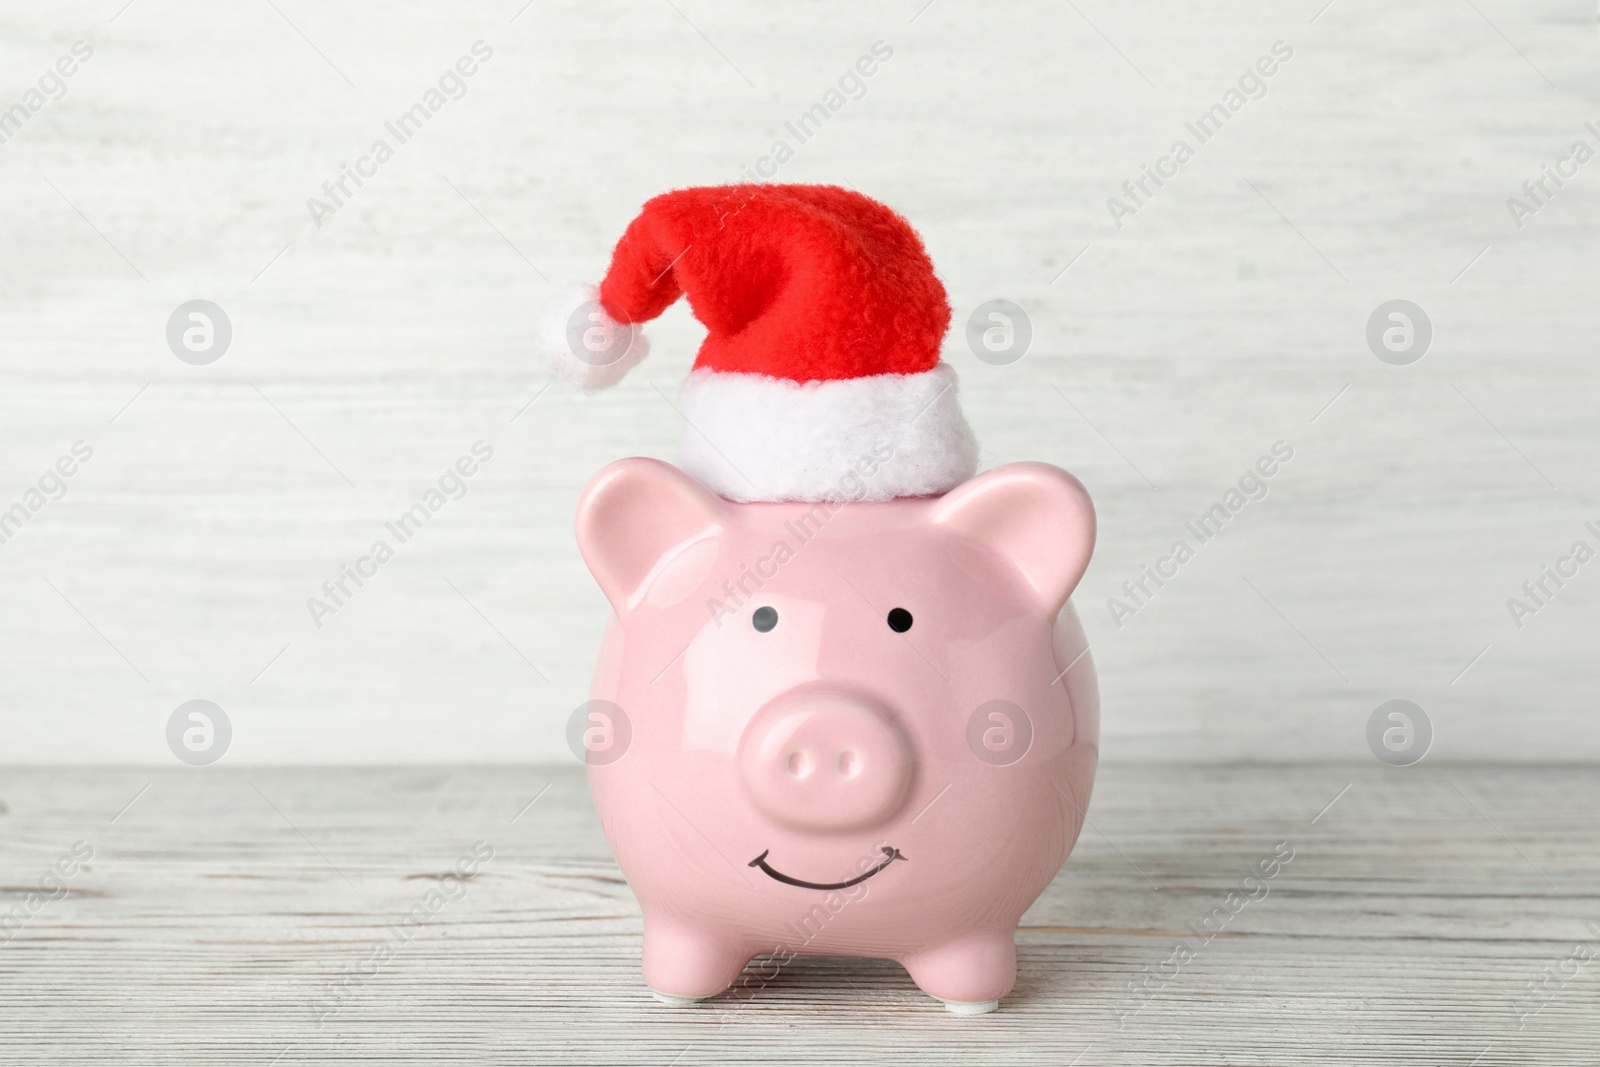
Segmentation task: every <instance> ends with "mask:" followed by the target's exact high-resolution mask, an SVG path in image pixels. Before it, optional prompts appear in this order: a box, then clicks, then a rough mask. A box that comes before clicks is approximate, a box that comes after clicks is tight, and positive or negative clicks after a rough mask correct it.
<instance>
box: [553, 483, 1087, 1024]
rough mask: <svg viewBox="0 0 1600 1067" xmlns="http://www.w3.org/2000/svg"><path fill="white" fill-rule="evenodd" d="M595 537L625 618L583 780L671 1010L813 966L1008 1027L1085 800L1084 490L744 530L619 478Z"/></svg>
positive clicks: (601, 501)
mask: <svg viewBox="0 0 1600 1067" xmlns="http://www.w3.org/2000/svg"><path fill="white" fill-rule="evenodd" d="M577 536H578V543H579V547H580V549H581V551H582V553H583V557H584V559H585V561H586V562H587V563H588V565H589V568H590V570H591V571H592V572H593V573H594V576H595V578H596V579H597V580H598V582H599V584H600V586H601V588H602V589H603V590H604V592H605V595H606V597H607V599H608V600H609V601H610V603H611V606H612V608H613V609H614V610H615V615H614V618H613V619H612V620H611V622H610V625H609V628H608V630H607V632H606V635H605V638H604V642H603V645H602V648H601V652H600V657H599V663H598V667H597V669H596V671H595V677H594V685H593V694H592V696H593V699H592V700H591V701H590V703H589V704H588V705H586V710H587V715H588V717H589V721H590V722H591V723H592V724H594V725H595V728H594V729H593V730H591V733H592V734H593V736H595V737H596V738H601V739H602V740H601V741H600V742H599V747H597V748H592V749H591V750H590V752H589V756H588V763H589V768H588V773H589V781H590V785H591V787H592V790H593V794H594V802H595V808H596V810H597V812H598V813H599V816H600V821H601V825H602V827H603V828H604V831H605V835H606V838H607V840H608V841H609V843H610V845H611V848H612V849H613V851H614V853H615V855H616V859H617V862H618V864H619V865H620V866H621V869H622V872H623V874H624V875H625V876H626V877H627V880H628V883H629V885H630V886H631V887H632V888H633V891H634V892H635V894H636V895H637V897H638V900H639V906H640V908H641V910H642V912H643V917H644V979H645V982H646V984H647V985H648V986H649V987H650V988H651V989H652V990H653V991H654V992H655V993H656V995H657V996H658V998H660V999H662V1000H666V1001H668V1002H671V1003H680V1004H682V1003H692V1002H694V1001H696V1000H699V999H701V998H706V997H711V996H714V995H716V994H717V993H719V992H722V991H724V990H726V989H727V988H728V987H729V986H730V985H731V984H732V983H734V982H735V981H736V980H737V979H738V978H739V977H740V974H741V972H742V970H743V969H744V968H745V966H746V964H747V963H749V962H750V961H751V960H752V959H753V958H754V957H756V956H768V957H772V958H774V959H775V960H776V961H777V964H778V965H780V966H781V965H782V963H784V962H786V961H787V960H789V959H792V958H793V957H795V956H798V955H807V954H814V955H830V956H865V957H880V958H888V959H893V960H897V961H898V962H899V963H900V964H902V965H903V966H904V967H905V968H906V970H907V971H908V972H909V973H910V976H911V978H912V980H913V981H914V982H915V983H916V984H917V985H918V986H919V987H920V988H921V989H922V990H923V991H924V992H926V993H928V994H929V995H931V996H933V997H936V998H938V999H939V1000H941V1001H943V1002H944V1004H945V1006H946V1007H948V1008H949V1009H950V1010H952V1011H956V1012H961V1013H970V1014H977V1013H981V1012H986V1011H992V1010H993V1009H995V1008H996V1007H997V1006H998V1004H999V1001H1000V998H1002V997H1004V996H1005V995H1006V994H1007V993H1008V992H1010V990H1011V988H1012V985H1013V983H1014V982H1015V980H1016V948H1015V942H1014V938H1015V932H1016V927H1017V923H1018V921H1019V919H1020V918H1021V916H1022V914H1023V912H1024V911H1025V910H1026V909H1027V908H1028V907H1029V905H1030V904H1032V903H1033V901H1034V900H1035V899H1036V898H1037V897H1038V896H1039V894H1040V893H1041V892H1042V891H1043V890H1044V888H1045V886H1046V885H1047V884H1048V883H1049V882H1050V880H1051V878H1053V877H1054V876H1055V874H1056V872H1057V871H1058V870H1059V869H1060V867H1061V864H1062V862H1063V861H1064V860H1065V859H1066V856H1067V853H1068V852H1069V851H1070V850H1071V848H1072V846H1073V843H1074V842H1075V841H1076V839H1077V836H1078V832H1079V830H1080V828H1081V827H1082V824H1083V821H1084V812H1085V809H1086V807H1087V805H1088V802H1089V791H1090V787H1091V785H1092V783H1093V780H1094V770H1095V759H1096V753H1097V751H1098V732H1099V698H1098V693H1097V689H1096V684H1095V675H1094V668H1093V664H1092V661H1091V659H1090V657H1089V655H1088V646H1087V643H1086V640H1085V637H1084V633H1083V629H1082V627H1081V626H1080V625H1079V622H1078V617H1077V615H1076V613H1075V612H1074V610H1073V608H1072V606H1071V604H1070V603H1069V601H1068V597H1069V596H1070V594H1071V593H1072V590H1073V588H1074V586H1076V585H1077V583H1078V580H1079V578H1080V577H1081V576H1082V574H1083V571H1084V568H1085V567H1087V566H1088V562H1089V556H1090V552H1091V551H1092V549H1093V545H1094V537H1095V520H1094V509H1093V506H1092V505H1091V503H1090V501H1089V497H1088V494H1087V493H1086V492H1085V490H1084V488H1083V486H1082V485H1081V484H1079V482H1078V481H1077V480H1076V479H1075V478H1073V477H1072V475H1070V474H1068V473H1066V472H1065V471H1062V470H1059V469H1057V468H1055V467H1051V466H1048V465H1046V464H1042V463H1016V464H1011V465H1008V466H1003V467H1000V468H998V469H995V470H992V471H989V472H987V473H984V474H981V475H979V476H977V477H973V478H971V479H970V480H967V481H965V482H963V483H961V484H959V485H958V486H956V487H955V488H954V489H952V490H950V491H949V492H946V493H944V494H943V495H937V496H921V497H904V498H898V499H892V500H886V501H876V502H864V501H854V502H852V501H850V500H845V499H841V500H837V501H829V502H823V503H734V502H731V501H729V500H727V499H724V498H723V497H721V496H719V495H717V494H715V493H713V492H712V491H710V490H709V489H707V488H706V487H705V486H704V485H703V484H701V483H700V482H698V481H696V480H695V479H692V478H690V477H689V476H688V475H686V474H684V473H682V472H681V471H679V470H678V469H677V468H675V467H673V466H670V465H668V464H665V463H662V462H659V461H656V460H650V459H625V460H621V461H619V462H616V463H613V464H611V465H610V466H608V467H606V468H605V469H604V470H603V471H601V472H600V474H599V475H597V476H596V477H595V478H594V480H593V481H592V482H591V483H590V484H589V486H588V488H587V489H586V490H585V491H584V493H583V496H582V500H581V503H580V505H579V509H578V516H577Z"/></svg>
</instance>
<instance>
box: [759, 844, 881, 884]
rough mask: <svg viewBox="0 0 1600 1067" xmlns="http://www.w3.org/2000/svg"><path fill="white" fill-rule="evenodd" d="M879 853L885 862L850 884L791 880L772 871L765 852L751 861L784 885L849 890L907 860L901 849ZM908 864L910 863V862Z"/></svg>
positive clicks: (780, 873) (781, 873) (779, 872)
mask: <svg viewBox="0 0 1600 1067" xmlns="http://www.w3.org/2000/svg"><path fill="white" fill-rule="evenodd" d="M771 851H772V850H771V849H770V848H769V849H767V852H771ZM878 851H880V852H882V853H883V862H882V863H880V864H878V865H877V866H876V867H874V868H872V870H870V871H868V872H867V873H866V874H858V875H856V876H855V877H854V878H852V879H850V880H849V881H848V882H804V881H801V880H800V879H799V878H791V877H789V876H788V875H787V874H784V873H783V872H782V871H776V870H773V869H772V867H771V866H770V865H769V864H768V863H767V852H763V853H762V854H761V855H759V856H757V857H756V858H755V859H753V860H751V861H750V866H752V867H760V868H761V869H762V870H763V871H765V872H766V873H767V877H769V878H773V879H776V880H777V881H780V882H782V883H783V884H784V885H797V886H799V887H800V888H801V889H849V888H850V887H851V886H853V885H860V884H861V883H862V882H865V881H866V880H867V879H868V878H871V877H872V876H873V875H875V874H877V873H878V872H879V871H881V870H883V869H884V868H885V867H887V866H889V864H891V863H893V862H894V861H895V860H903V859H905V857H904V856H902V855H900V850H899V849H897V848H891V847H890V846H888V845H883V846H880V848H879V849H878ZM907 862H910V861H909V860H908V861H907Z"/></svg>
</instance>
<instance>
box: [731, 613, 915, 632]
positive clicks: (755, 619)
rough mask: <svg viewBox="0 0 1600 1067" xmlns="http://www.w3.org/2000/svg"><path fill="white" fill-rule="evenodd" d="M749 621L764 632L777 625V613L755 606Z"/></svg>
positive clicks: (908, 623)
mask: <svg viewBox="0 0 1600 1067" xmlns="http://www.w3.org/2000/svg"><path fill="white" fill-rule="evenodd" d="M906 618H907V619H908V620H909V619H910V618H911V616H909V615H907V616H906ZM750 622H751V624H752V625H754V626H755V628H756V629H757V630H759V631H760V632H761V633H766V632H767V631H768V630H770V629H772V628H773V627H774V626H776V625H778V613H777V612H776V611H775V610H773V609H772V608H757V609H756V613H755V614H754V615H752V616H750ZM906 625H907V626H909V625H911V624H910V622H909V621H908V622H907V623H906Z"/></svg>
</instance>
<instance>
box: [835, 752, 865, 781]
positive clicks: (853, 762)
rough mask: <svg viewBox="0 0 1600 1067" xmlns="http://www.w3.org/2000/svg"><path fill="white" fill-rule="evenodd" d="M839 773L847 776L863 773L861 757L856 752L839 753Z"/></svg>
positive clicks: (851, 776)
mask: <svg viewBox="0 0 1600 1067" xmlns="http://www.w3.org/2000/svg"><path fill="white" fill-rule="evenodd" d="M839 773H840V774H842V775H844V776H845V777H846V778H854V777H855V776H856V775H858V774H860V773H861V757H859V756H857V755H856V754H855V753H854V752H841V753H839Z"/></svg>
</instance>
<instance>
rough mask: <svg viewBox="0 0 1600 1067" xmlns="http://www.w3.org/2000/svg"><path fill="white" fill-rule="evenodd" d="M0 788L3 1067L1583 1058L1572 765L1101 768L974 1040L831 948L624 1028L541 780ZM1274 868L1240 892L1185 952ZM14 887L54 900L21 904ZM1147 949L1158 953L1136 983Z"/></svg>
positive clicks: (626, 929)
mask: <svg viewBox="0 0 1600 1067" xmlns="http://www.w3.org/2000/svg"><path fill="white" fill-rule="evenodd" d="M0 799H3V801H4V804H5V813H4V814H3V815H0V913H4V912H5V911H6V909H10V912H11V914H13V915H14V914H16V909H17V908H18V907H19V906H20V907H21V908H23V910H24V912H26V913H27V917H26V920H25V921H23V922H21V923H20V924H19V923H16V922H13V923H12V928H11V929H10V930H9V940H6V941H4V943H0V1063H5V1064H56V1063H61V1064H67V1063H71V1064H84V1063H119V1064H125V1063H162V1064H179V1063H182V1064H187V1063H196V1064H202V1063H203V1064H273V1063H277V1064H283V1065H288V1064H300V1063H333V1062H337V1063H343V1062H370V1063H403V1064H410V1063H418V1064H422V1063H428V1064H436V1063H443V1062H463V1063H506V1064H513V1063H515V1064H546V1063H552V1064H553V1063H560V1064H568V1063H571V1064H594V1063H618V1064H656V1065H668V1064H681V1065H687V1064H697V1063H719V1064H721V1063H726V1064H734V1063H756V1062H759V1063H802V1062H804V1063H865V1062H873V1063H904V1064H926V1063H945V1062H948V1063H963V1064H967V1063H1038V1064H1055V1065H1065V1064H1068V1063H1076V1064H1079V1065H1084V1067H1088V1065H1093V1064H1102V1063H1104V1064H1261V1065H1278V1064H1319V1065H1326V1064H1342V1063H1350V1064H1375V1063H1384V1064H1390V1063H1392V1064H1418V1065H1423V1064H1426V1065H1433V1067H1437V1065H1444V1064H1451V1065H1460V1067H1468V1065H1476V1067H1491V1065H1502V1064H1538V1065H1541V1067H1552V1065H1566V1064H1572V1065H1577V1064H1594V1063H1595V1062H1596V1058H1597V1049H1600V961H1589V960H1586V959H1584V958H1583V957H1584V953H1589V954H1594V952H1595V950H1596V948H1597V947H1600V828H1597V826H1596V821H1595V817H1594V813H1595V811H1596V810H1597V808H1600V772H1597V771H1596V769H1595V768H1593V767H1580V766H1556V767H1544V768H1539V769H1512V768H1488V767H1454V768H1446V767H1430V766H1428V765H1427V764H1423V765H1419V766H1417V767H1413V768H1408V769H1405V770H1397V769H1391V768H1385V767H1378V766H1375V765H1372V764H1365V765H1360V766H1342V765H1327V766H1222V767H1210V768H1199V767H1184V766H1163V765H1153V766H1138V765H1112V766H1107V767H1105V768H1103V770H1102V775H1101V778H1100V782H1099V784H1098V785H1097V792H1096V795H1095V798H1094V803H1093V807H1092V809H1091V812H1090V819H1091V824H1092V825H1091V827H1090V828H1089V829H1086V830H1085V832H1084V836H1083V839H1082V841H1081V842H1080V844H1079V846H1078V848H1077V850H1076V852H1075V853H1074V855H1073V856H1072V857H1071V858H1070V859H1069V860H1068V862H1067V866H1066V868H1065V869H1064V870H1063V872H1062V873H1061V875H1060V876H1059V877H1057V879H1056V880H1055V882H1054V883H1053V884H1052V885H1051V887H1050V888H1049V890H1048V891H1047V892H1046V894H1045V895H1044V897H1043V898H1041V900H1040V901H1039V902H1038V903H1037V904H1036V905H1035V906H1034V907H1033V909H1032V910H1031V911H1030V912H1029V913H1028V915H1027V916H1026V917H1025V919H1024V926H1023V929H1022V931H1021V933H1020V935H1019V938H1018V943H1019V948H1020V953H1019V955H1020V964H1019V968H1020V974H1019V980H1018V985H1017V990H1016V992H1015V993H1014V994H1013V995H1012V996H1011V997H1010V998H1008V999H1007V1000H1006V1001H1005V1002H1004V1004H1003V1006H1002V1008H1001V1010H1000V1011H999V1012H998V1013H996V1014H994V1015H991V1016H986V1017H981V1018H958V1017H954V1016H951V1015H949V1014H947V1013H945V1012H944V1011H942V1010H941V1009H940V1007H939V1006H938V1004H937V1003H936V1002H934V1001H932V1000H930V999H929V998H927V997H925V996H923V995H922V994H920V993H919V992H918V991H917V990H916V989H915V988H914V987H913V986H912V984H911V982H910V980H909V979H908V978H907V976H906V974H905V973H904V971H902V970H901V969H900V968H899V967H898V966H896V965H894V964H892V963H887V962H880V961H862V960H837V959H802V960H800V961H797V962H794V963H792V964H790V965H789V966H787V967H785V968H783V969H782V970H781V971H780V973H779V974H778V975H777V977H776V978H773V979H771V980H762V979H760V978H759V977H751V978H750V985H749V986H748V987H747V988H745V989H742V990H741V991H740V992H739V993H738V994H736V995H730V996H725V997H723V998H719V999H717V1000H714V1001H711V1002H708V1003H707V1004H705V1005H702V1006H700V1007H697V1008H691V1009H670V1008H666V1007H663V1006H661V1005H658V1004H656V1003H655V1002H653V1001H652V1000H651V999H650V997H649V996H648V994H647V992H646V990H645V988H644V986H643V985H642V983H641V980H640V975H639V945H640V921H639V911H638V908H637V906H636V905H635V902H634V899H633V897H632V894H631V892H630V891H629V889H628V887H627V885H626V884H625V883H624V882H623V881H622V879H621V877H620V875H619V873H618V871H617V868H616V866H615V865H614V863H613V862H612V860H611V858H610V855H609V853H608V852H607V850H606V847H605V844H604V841H603V839H602V838H601V836H600V834H599V830H598V826H597V824H596V820H595V816H594V812H593V809H592V807H591V806H590V803H589V799H588V793H587V789H586V786H585V784H584V782H583V779H582V775H581V772H579V771H578V770H576V769H574V768H572V767H570V766H566V767H543V766H531V767H526V768H499V769H493V770H484V769H472V770H465V769H447V768H413V769H403V770H399V769H396V770H382V769H361V770H336V769H323V770H283V769H254V770H252V769H243V768H238V767H232V768H221V767H219V768H212V769H209V770H194V771H178V770H164V771H160V772H155V773H152V772H150V771H148V770H139V769H132V770H103V769H95V770H60V769H58V770H41V769H35V770H22V771H8V772H5V773H4V774H3V775H0ZM480 842H481V844H479V843H480ZM1285 847H1287V848H1289V849H1292V850H1293V858H1292V860H1290V861H1289V862H1288V863H1286V864H1285V865H1284V866H1283V867H1282V869H1281V871H1280V873H1279V874H1278V875H1277V876H1276V877H1275V878H1273V879H1271V880H1270V881H1269V882H1267V883H1266V885H1267V890H1266V891H1265V895H1261V893H1260V891H1259V890H1254V889H1253V890H1252V892H1254V893H1255V894H1256V895H1257V897H1258V899H1255V900H1253V901H1252V902H1251V903H1249V904H1248V905H1245V906H1243V907H1240V908H1239V909H1238V910H1237V912H1236V914H1234V915H1233V916H1232V917H1231V918H1230V919H1229V920H1228V921H1227V922H1226V923H1225V924H1222V925H1221V929H1222V933H1221V934H1219V935H1218V936H1216V937H1215V938H1212V939H1209V940H1204V941H1203V940H1201V939H1200V938H1199V937H1197V936H1196V935H1195V933H1194V930H1193V928H1192V927H1191V925H1190V924H1194V926H1195V927H1199V926H1200V924H1201V923H1202V922H1203V921H1204V920H1205V919H1206V917H1207V916H1209V915H1211V914H1212V912H1213V909H1214V908H1217V907H1219V906H1222V905H1223V904H1224V902H1225V900H1226V898H1227V895H1228V893H1229V892H1230V891H1233V890H1237V889H1239V888H1240V887H1241V883H1242V880H1243V879H1244V878H1245V876H1246V875H1248V874H1250V873H1251V871H1252V869H1253V868H1255V866H1256V865H1257V863H1258V861H1259V860H1261V859H1262V858H1264V857H1267V856H1270V855H1272V854H1273V852H1274V850H1275V849H1276V850H1278V851H1279V852H1280V854H1281V853H1282V851H1283V849H1284V848H1285ZM75 849H76V850H77V855H78V856H79V857H80V858H81V857H82V856H83V854H84V851H85V850H86V849H87V850H92V858H89V859H88V860H87V862H85V863H82V864H81V866H77V867H76V869H74V863H73V862H72V861H71V860H70V859H67V861H66V862H65V863H64V864H63V867H62V868H61V869H64V870H70V871H71V874H70V876H67V877H64V878H62V879H61V881H62V883H63V884H64V885H65V887H66V891H65V894H64V895H61V893H60V890H58V889H56V888H55V884H54V883H46V882H45V878H46V873H47V872H48V871H49V870H51V869H52V868H54V867H55V865H56V864H57V863H58V861H62V860H63V859H64V858H67V857H71V856H72V855H73V854H74V850H75ZM474 849H476V850H477V855H479V856H480V857H482V856H484V855H486V852H487V851H488V850H492V856H490V857H489V858H487V859H485V860H484V862H482V863H481V864H480V868H479V870H478V871H477V873H476V874H475V875H473V876H472V877H470V878H466V879H463V880H460V881H455V880H451V879H441V875H442V874H444V873H445V872H447V871H450V870H452V869H460V868H457V864H458V863H461V862H462V861H463V860H464V859H470V858H471V857H472V855H473V853H474ZM42 883H44V894H43V895H44V896H47V897H55V898H56V899H49V900H45V901H43V902H42V903H40V902H39V901H38V900H37V899H36V901H35V903H37V904H38V906H37V908H36V909H35V910H32V911H28V908H29V902H28V901H29V898H28V894H29V893H30V892H32V891H37V890H39V889H40V887H41V884H42ZM430 894H436V895H434V896H432V897H430ZM430 901H431V903H430ZM419 906H420V907H421V911H420V912H414V911H413V909H415V908H418V907H419ZM408 914H414V915H419V916H420V918H417V919H414V920H412V921H411V922H409V923H408V922H407V919H406V916H407V915H408ZM0 936H3V935H0ZM1180 942H1186V943H1188V944H1189V945H1190V946H1191V948H1192V951H1193V952H1194V956H1193V958H1192V959H1188V960H1185V961H1183V962H1182V963H1181V964H1169V963H1167V961H1169V960H1172V959H1173V958H1174V950H1175V946H1177V945H1178V944H1179V943H1180ZM384 956H387V957H388V958H385V959H380V957H384ZM1164 964H1166V966H1165V967H1164V966H1163V965H1164ZM1147 969H1148V970H1147ZM1569 972H1570V973H1569ZM747 974H751V975H753V972H747ZM1147 974H1148V975H1149V976H1150V977H1149V979H1148V981H1147V982H1145V977H1146V975H1147ZM1141 982H1145V986H1147V989H1146V990H1145V991H1140V992H1130V988H1139V984H1140V983H1141ZM1541 982H1542V983H1543V987H1544V989H1545V992H1544V994H1542V995H1541V996H1540V997H1539V998H1538V999H1537V1000H1535V999H1531V997H1532V994H1530V992H1529V983H1541ZM1533 1009H1538V1010H1536V1011H1535V1010H1533Z"/></svg>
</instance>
